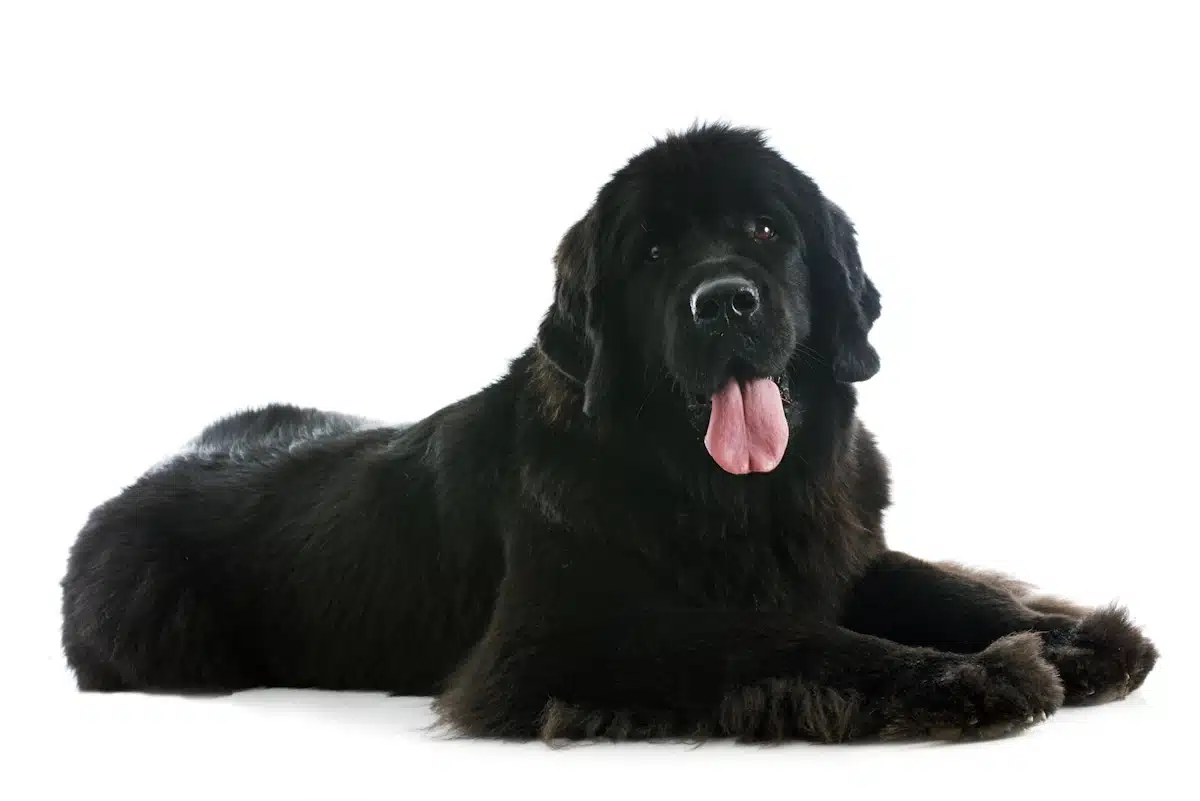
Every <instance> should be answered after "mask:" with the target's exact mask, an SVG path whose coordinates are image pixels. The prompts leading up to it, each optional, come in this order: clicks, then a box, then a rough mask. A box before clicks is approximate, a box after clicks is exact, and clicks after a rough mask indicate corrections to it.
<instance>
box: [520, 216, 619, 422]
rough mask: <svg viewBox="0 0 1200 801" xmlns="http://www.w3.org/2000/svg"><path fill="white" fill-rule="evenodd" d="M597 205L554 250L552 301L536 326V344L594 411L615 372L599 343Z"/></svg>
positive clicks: (606, 393) (601, 404)
mask: <svg viewBox="0 0 1200 801" xmlns="http://www.w3.org/2000/svg"><path fill="white" fill-rule="evenodd" d="M596 226H597V223H596V211H595V209H592V210H591V211H589V212H588V214H587V215H586V216H585V217H583V218H582V219H581V220H579V221H578V222H577V223H575V224H574V225H572V226H571V227H570V228H569V229H568V230H567V233H566V234H565V235H564V236H563V238H562V241H561V242H560V243H559V246H558V250H557V252H556V253H555V257H554V263H555V279H554V304H553V305H552V306H551V307H550V308H549V309H548V310H547V311H546V315H545V316H544V317H543V318H542V323H541V326H540V327H539V329H538V337H537V347H538V349H539V350H540V351H541V352H542V354H544V355H545V357H546V358H547V359H548V360H549V361H550V363H551V364H553V365H554V366H555V367H556V368H557V369H558V370H559V372H561V373H562V374H563V375H565V376H566V377H567V378H569V379H570V380H572V381H574V382H576V383H578V384H582V385H583V411H584V413H585V414H587V415H588V416H589V417H596V416H598V415H599V414H600V413H601V412H602V410H603V408H604V406H605V403H606V402H607V400H608V398H609V395H610V391H611V388H612V382H613V378H614V370H613V366H612V365H611V364H610V361H609V358H608V356H609V354H608V351H607V349H606V348H605V347H604V341H603V340H604V334H603V331H602V325H601V320H602V317H603V315H602V313H601V303H600V276H599V270H598V268H597V264H596V261H597V255H596V249H597V247H596Z"/></svg>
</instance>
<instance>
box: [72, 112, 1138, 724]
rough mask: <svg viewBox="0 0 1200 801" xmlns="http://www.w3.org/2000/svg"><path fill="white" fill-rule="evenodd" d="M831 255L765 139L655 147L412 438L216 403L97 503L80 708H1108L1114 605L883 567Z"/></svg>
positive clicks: (826, 210) (867, 452) (838, 233)
mask: <svg viewBox="0 0 1200 801" xmlns="http://www.w3.org/2000/svg"><path fill="white" fill-rule="evenodd" d="M856 236H857V234H856V231H855V228H854V226H853V224H852V223H851V221H850V219H849V218H848V217H847V215H846V214H845V213H844V211H843V210H842V209H841V208H839V207H838V206H837V205H836V204H834V203H833V202H832V201H830V200H829V199H827V198H826V197H825V196H824V194H823V193H822V192H821V190H820V189H819V188H818V186H817V185H816V183H815V182H814V181H813V180H812V179H810V178H809V177H808V176H807V175H805V174H804V173H802V172H801V171H800V170H799V169H797V168H796V167H795V166H793V165H792V163H791V162H789V161H788V160H786V159H785V158H784V157H783V155H782V154H781V153H780V152H779V151H778V150H777V149H776V148H775V147H774V146H773V145H771V144H770V143H769V142H768V141H767V138H766V136H765V134H764V133H763V132H762V131H761V130H759V129H753V128H742V127H736V126H733V125H728V124H696V125H693V126H692V127H690V128H687V129H686V130H682V131H675V132H671V133H668V134H666V135H664V136H662V137H659V138H657V139H655V140H654V141H653V143H652V144H651V145H649V146H648V147H647V148H646V149H645V150H644V151H642V152H640V153H638V154H636V155H634V156H633V157H632V158H631V159H630V160H629V161H628V162H627V163H625V164H624V165H623V166H622V167H621V168H620V169H619V170H618V171H617V172H615V173H613V174H612V176H611V179H610V180H609V181H608V182H607V183H605V184H604V185H603V186H602V188H601V189H600V190H599V191H598V193H597V194H596V196H595V198H594V203H593V204H592V205H591V207H590V208H589V209H588V210H587V212H586V214H584V215H583V216H582V218H581V219H579V221H578V222H576V223H575V224H574V225H572V226H571V227H570V228H569V230H567V231H566V233H565V235H564V237H563V238H562V240H561V242H560V243H559V245H558V248H557V251H556V253H555V264H556V273H555V287H554V288H555V295H554V299H553V302H552V304H551V305H550V308H549V309H548V310H547V311H546V313H545V315H544V316H543V317H542V319H541V320H540V326H539V328H538V332H537V336H536V338H535V341H534V342H533V343H531V345H530V346H529V347H528V348H527V349H526V350H525V351H524V352H523V353H521V354H520V355H519V356H517V357H516V358H515V359H514V360H513V361H512V362H511V363H510V365H509V369H508V370H507V372H506V373H505V374H504V375H503V377H501V378H500V379H498V380H497V381H496V382H494V383H492V384H491V385H489V386H487V387H485V388H483V389H482V390H481V391H479V392H478V393H476V394H474V395H472V396H470V397H467V398H465V399H463V400H460V401H458V402H456V403H454V404H452V405H449V406H447V407H445V408H443V409H440V410H439V411H437V412H435V413H433V414H432V415H430V416H429V417H428V418H426V419H423V420H421V421H419V422H416V423H413V424H410V425H404V426H389V425H385V424H382V423H379V422H375V421H371V420H365V419H362V418H358V417H353V416H350V415H343V414H336V413H330V412H325V411H320V410H317V409H309V408H299V407H296V406H291V405H286V404H278V405H271V406H267V407H265V408H258V409H254V410H250V411H245V412H241V413H238V414H234V415H231V416H230V417H228V418H226V419H223V420H220V421H218V422H216V423H215V424H213V425H211V426H210V427H209V428H207V429H205V430H204V431H203V432H202V433H201V434H200V435H199V436H198V437H197V438H196V439H195V440H193V441H192V442H191V443H189V445H188V447H187V448H185V450H184V451H183V452H182V453H180V454H179V455H177V456H175V457H173V458H171V459H169V460H167V461H166V462H164V463H162V464H160V465H158V466H156V467H154V468H152V469H150V470H149V471H148V472H147V473H146V474H144V475H143V476H141V477H140V478H139V479H138V480H137V481H136V482H135V483H133V484H132V485H130V486H129V487H127V488H126V489H124V491H122V492H121V493H120V494H119V495H117V496H116V497H115V498H113V499H111V500H109V501H108V502H107V503H105V504H103V505H101V506H99V507H98V508H96V509H95V510H94V511H93V512H92V514H91V515H90V517H89V519H88V520H87V522H86V524H85V526H84V527H83V529H82V531H81V532H80V533H79V535H78V538H77V540H76V541H75V543H74V545H73V546H72V548H71V551H70V555H69V558H68V565H67V571H66V574H65V577H64V578H63V580H62V590H63V600H62V613H63V627H62V644H63V649H64V653H65V656H66V659H67V661H68V664H69V666H70V668H71V669H72V670H73V672H74V675H75V678H76V681H77V684H78V687H79V688H80V690H83V691H102V692H114V691H143V692H166V693H179V694H185V693H214V692H215V693H225V692H234V691H238V690H244V689H248V688H256V687H266V686H275V687H297V688H323V689H329V690H368V691H383V692H387V693H391V694H398V695H428V696H435V698H434V700H433V704H434V710H435V712H436V715H437V721H438V725H441V726H444V727H445V728H446V730H447V731H449V732H452V733H455V734H456V735H457V736H466V737H483V738H505V739H519V740H527V739H537V738H540V739H542V740H544V741H546V742H569V741H573V740H587V739H597V738H603V739H617V740H620V739H667V740H684V741H698V740H705V739H710V738H729V739H733V740H735V741H740V742H763V741H768V742H776V741H782V740H791V739H802V740H815V741H821V742H844V741H849V740H856V739H863V738H887V737H905V738H912V737H918V738H952V739H961V738H976V737H991V736H999V735H1002V734H1006V733H1010V732H1015V731H1018V730H1022V729H1024V728H1025V727H1027V726H1029V725H1031V724H1033V723H1036V722H1039V721H1041V720H1044V719H1046V718H1047V717H1048V716H1049V715H1051V714H1053V713H1054V712H1055V711H1056V710H1057V709H1059V708H1060V707H1061V706H1062V705H1063V704H1089V703H1097V702H1101V701H1109V700H1114V699H1119V698H1123V697H1125V696H1126V695H1128V694H1129V693H1130V692H1132V691H1133V690H1135V689H1137V688H1138V687H1140V686H1141V685H1142V683H1143V681H1144V680H1145V678H1146V676H1147V674H1148V673H1149V672H1150V670H1151V669H1152V667H1153V666H1154V664H1155V662H1156V661H1157V659H1158V652H1157V650H1156V648H1155V646H1154V645H1153V644H1152V643H1151V642H1150V641H1149V640H1148V639H1147V638H1146V637H1145V636H1144V635H1143V634H1142V633H1141V631H1140V630H1139V629H1138V628H1137V627H1135V626H1134V625H1133V623H1131V620H1130V618H1129V615H1128V612H1127V611H1126V610H1125V609H1124V608H1123V607H1119V606H1116V605H1111V606H1105V607H1100V608H1084V607H1081V606H1077V605H1075V604H1072V603H1070V602H1067V601H1062V600H1059V599H1055V598H1050V597H1040V596H1037V595H1036V594H1034V593H1033V591H1032V590H1031V588H1029V587H1027V586H1026V585H1024V584H1021V583H1020V582H1017V581H1015V580H1013V579H1009V578H1008V577H1005V576H1003V575H999V574H995V573H988V572H978V571H973V570H971V569H968V568H965V567H962V566H960V565H957V564H944V563H935V562H930V561H925V560H922V559H919V558H917V557H915V556H910V555H907V554H905V553H902V552H900V551H896V550H893V549H891V548H890V547H889V546H888V545H887V543H886V541H885V538H884V534H883V531H882V515H883V512H884V510H885V509H886V508H887V507H888V505H889V503H890V501H891V498H890V485H889V478H888V466H887V463H886V462H885V460H884V458H883V456H882V454H881V451H880V449H879V447H878V445H877V442H876V440H875V438H874V437H873V436H872V434H871V433H870V432H869V431H868V429H867V428H866V427H865V426H864V425H863V423H862V422H861V421H860V420H859V418H858V416H857V414H856V385H857V384H859V383H860V382H863V381H867V380H868V379H870V378H872V377H873V376H874V375H875V374H876V373H877V372H878V370H879V367H880V358H879V354H878V352H877V351H876V350H875V347H874V346H873V345H872V344H871V342H870V339H869V335H870V333H871V329H872V327H873V325H874V324H875V322H876V321H877V320H878V318H879V316H880V313H881V300H880V293H879V291H878V289H877V288H876V286H875V284H874V283H873V282H872V281H871V279H870V278H869V277H868V276H867V275H866V273H865V272H864V268H863V265H862V263H861V260H860V258H859V253H858V247H857V244H856Z"/></svg>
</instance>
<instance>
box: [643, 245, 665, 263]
mask: <svg viewBox="0 0 1200 801" xmlns="http://www.w3.org/2000/svg"><path fill="white" fill-rule="evenodd" d="M661 258H662V248H660V247H659V246H658V245H651V246H650V247H648V248H646V261H658V260H659V259H661Z"/></svg>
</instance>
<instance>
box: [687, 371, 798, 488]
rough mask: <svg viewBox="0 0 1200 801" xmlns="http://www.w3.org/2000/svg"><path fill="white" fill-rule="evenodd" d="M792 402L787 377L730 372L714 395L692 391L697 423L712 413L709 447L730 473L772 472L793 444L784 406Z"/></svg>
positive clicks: (707, 436) (691, 404)
mask: <svg viewBox="0 0 1200 801" xmlns="http://www.w3.org/2000/svg"><path fill="white" fill-rule="evenodd" d="M791 403H792V398H791V393H790V391H789V387H788V381H787V377H786V376H785V375H779V376H772V377H769V378H761V377H740V376H737V375H733V376H730V377H729V378H728V379H726V381H725V382H724V383H723V384H722V385H721V386H720V387H718V388H717V390H716V392H714V393H713V394H712V395H711V396H704V395H699V394H691V395H690V396H689V404H688V405H689V411H690V412H691V415H692V419H693V422H694V423H696V424H697V425H698V426H699V424H702V423H704V418H705V417H707V418H708V419H707V427H706V429H707V430H706V432H705V435H704V446H705V447H706V448H707V449H708V453H709V455H710V456H712V458H713V460H714V461H715V462H716V463H717V464H718V465H720V467H721V469H723V470H724V471H725V472H727V473H732V474H733V475H746V474H748V473H769V472H771V471H772V470H774V469H775V468H776V467H778V466H779V463H780V462H781V461H782V460H783V454H784V451H785V450H786V449H787V443H788V421H787V416H786V414H785V413H784V409H785V408H786V407H788V406H790V405H791Z"/></svg>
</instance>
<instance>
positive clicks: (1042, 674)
mask: <svg viewBox="0 0 1200 801" xmlns="http://www.w3.org/2000/svg"><path fill="white" fill-rule="evenodd" d="M1062 703H1063V686H1062V682H1061V680H1060V679H1059V677H1058V672H1057V671H1056V670H1055V669H1054V667H1053V666H1052V665H1051V664H1050V663H1049V662H1047V661H1046V660H1045V658H1043V656H1042V642H1041V640H1040V638H1039V637H1038V636H1037V635H1036V634H1032V633H1028V632H1023V633H1020V634H1010V635H1009V636H1007V637H1004V638H1002V639H999V640H997V641H996V642H994V643H992V644H991V645H990V646H988V648H987V649H986V650H984V651H981V652H980V653H978V654H972V655H963V656H958V657H955V658H954V659H953V660H949V661H946V662H944V663H942V664H941V665H939V666H938V667H937V668H936V669H935V670H934V671H933V672H932V673H931V674H930V675H926V676H924V677H922V679H921V680H920V681H918V682H917V683H916V684H915V686H913V687H910V688H909V689H908V691H906V692H905V694H904V695H903V696H901V697H898V698H896V699H894V703H893V706H892V713H891V714H890V715H888V717H889V718H890V720H889V721H888V722H887V723H886V725H885V727H884V730H883V734H884V736H905V737H910V736H914V735H927V736H931V737H934V738H936V739H950V740H957V739H962V738H982V737H998V736H1000V735H1004V734H1008V733H1010V732H1014V731H1016V730H1018V729H1022V728H1025V727H1026V726H1029V725H1032V724H1034V723H1037V722H1038V721H1041V720H1045V719H1046V718H1047V717H1048V716H1049V715H1051V714H1053V713H1054V711H1055V710H1057V709H1058V708H1059V707H1060V706H1062Z"/></svg>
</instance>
